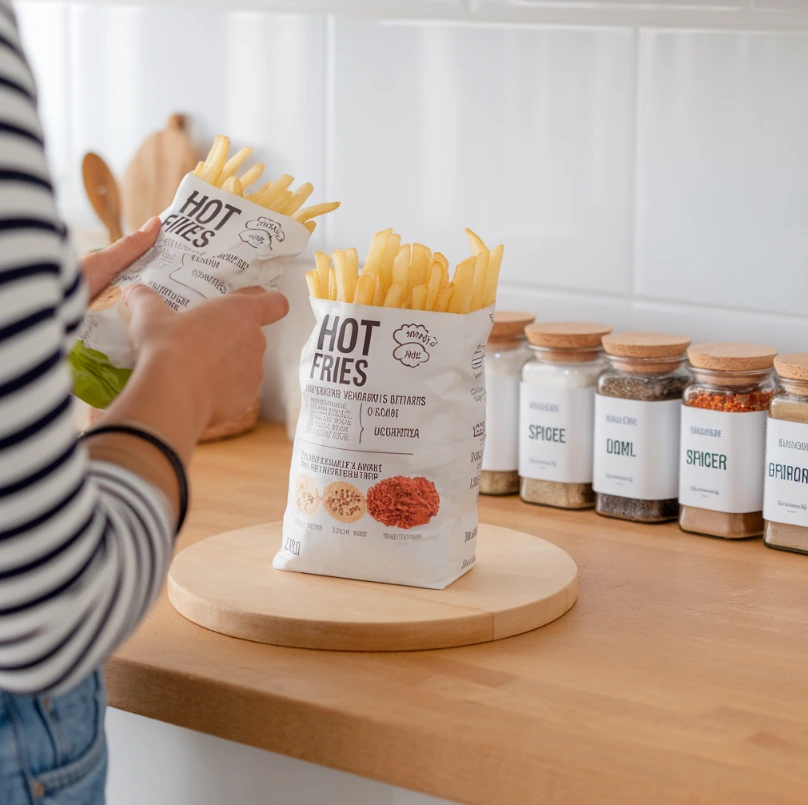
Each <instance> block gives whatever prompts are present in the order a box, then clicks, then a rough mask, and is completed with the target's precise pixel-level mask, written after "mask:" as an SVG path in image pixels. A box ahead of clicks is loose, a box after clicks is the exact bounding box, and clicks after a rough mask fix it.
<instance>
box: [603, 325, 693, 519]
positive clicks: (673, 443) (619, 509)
mask: <svg viewBox="0 0 808 805" xmlns="http://www.w3.org/2000/svg"><path fill="white" fill-rule="evenodd" d="M689 344H690V339H689V338H683V337H682V336H678V335H662V334H657V333H619V334H617V335H607V336H605V337H604V339H603V347H604V349H605V350H606V357H607V358H608V361H609V367H608V368H607V369H606V370H605V371H604V372H603V373H602V374H601V376H600V378H599V380H598V393H597V396H596V398H595V454H594V455H595V460H594V484H593V485H594V489H595V492H596V495H595V511H597V513H598V514H602V515H605V516H606V517H617V518H619V519H622V520H633V521H636V522H640V523H661V522H664V521H665V520H675V519H676V516H677V515H678V514H679V502H678V492H679V484H678V481H679V467H678V461H679V423H680V418H681V408H682V403H681V399H682V392H683V391H684V388H685V386H686V385H687V383H688V381H689V379H690V375H689V373H688V372H687V370H686V369H685V367H684V359H685V350H686V349H687V347H688V345H689Z"/></svg>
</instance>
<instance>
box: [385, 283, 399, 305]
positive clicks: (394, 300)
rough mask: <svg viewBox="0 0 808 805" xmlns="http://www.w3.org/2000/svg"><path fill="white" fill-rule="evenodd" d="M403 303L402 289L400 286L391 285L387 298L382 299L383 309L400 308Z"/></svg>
mask: <svg viewBox="0 0 808 805" xmlns="http://www.w3.org/2000/svg"><path fill="white" fill-rule="evenodd" d="M403 302H404V287H403V286H402V285H395V284H393V285H391V286H390V290H389V291H388V292H387V296H385V297H384V307H401V304H402V303H403Z"/></svg>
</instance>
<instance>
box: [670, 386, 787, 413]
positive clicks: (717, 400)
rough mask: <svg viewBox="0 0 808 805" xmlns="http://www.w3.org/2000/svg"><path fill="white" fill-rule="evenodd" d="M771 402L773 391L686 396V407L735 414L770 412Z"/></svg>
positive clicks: (699, 393) (703, 392) (700, 392)
mask: <svg viewBox="0 0 808 805" xmlns="http://www.w3.org/2000/svg"><path fill="white" fill-rule="evenodd" d="M771 401H772V392H771V391H749V392H743V393H741V392H729V393H723V394H716V393H715V392H710V391H698V392H696V393H695V394H693V395H692V396H689V397H688V396H687V395H686V396H685V405H687V406H689V407H690V408H705V409H707V410H708V411H727V412H729V413H733V414H736V413H743V412H747V411H768V410H769V403H771Z"/></svg>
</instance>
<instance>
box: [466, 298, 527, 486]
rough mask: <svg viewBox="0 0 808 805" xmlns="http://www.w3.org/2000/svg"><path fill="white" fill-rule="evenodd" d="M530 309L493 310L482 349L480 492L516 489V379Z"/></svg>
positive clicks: (524, 354) (523, 356)
mask: <svg viewBox="0 0 808 805" xmlns="http://www.w3.org/2000/svg"><path fill="white" fill-rule="evenodd" d="M535 318H536V317H535V316H534V315H532V314H531V313H514V312H511V311H507V310H497V311H496V312H495V313H494V326H493V327H492V328H491V335H490V336H489V337H488V343H487V346H486V352H485V362H484V363H485V448H484V450H483V459H482V472H481V474H480V493H481V494H483V495H515V494H516V493H517V492H518V491H519V381H520V378H521V376H522V365H523V364H524V362H525V361H526V360H527V359H528V357H529V353H528V350H527V346H526V344H525V326H526V325H528V324H530V323H531V322H532V321H533V320H534V319H535Z"/></svg>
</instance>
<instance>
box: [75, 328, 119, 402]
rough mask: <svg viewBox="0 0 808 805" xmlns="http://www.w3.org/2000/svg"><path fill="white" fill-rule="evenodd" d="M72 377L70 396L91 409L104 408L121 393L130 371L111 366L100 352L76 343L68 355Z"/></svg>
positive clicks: (79, 342)
mask: <svg viewBox="0 0 808 805" xmlns="http://www.w3.org/2000/svg"><path fill="white" fill-rule="evenodd" d="M67 359H68V361H69V363H70V370H71V372H72V373H73V394H75V395H76V397H78V398H79V399H80V400H84V402H86V403H87V404H88V405H92V407H93V408H101V409H104V408H106V407H107V406H108V405H109V404H110V403H111V402H112V401H113V400H114V399H115V398H116V397H117V396H118V395H119V394H120V393H121V392H122V391H123V387H124V386H125V385H126V382H127V381H128V380H129V375H131V374H132V370H131V369H119V368H118V367H117V366H113V365H112V364H111V363H110V361H109V358H108V357H107V356H106V355H104V353H103V352H98V350H95V349H90V348H89V347H85V346H84V342H83V341H77V342H76V345H75V346H74V347H73V349H72V350H71V351H70V355H68V358H67Z"/></svg>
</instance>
